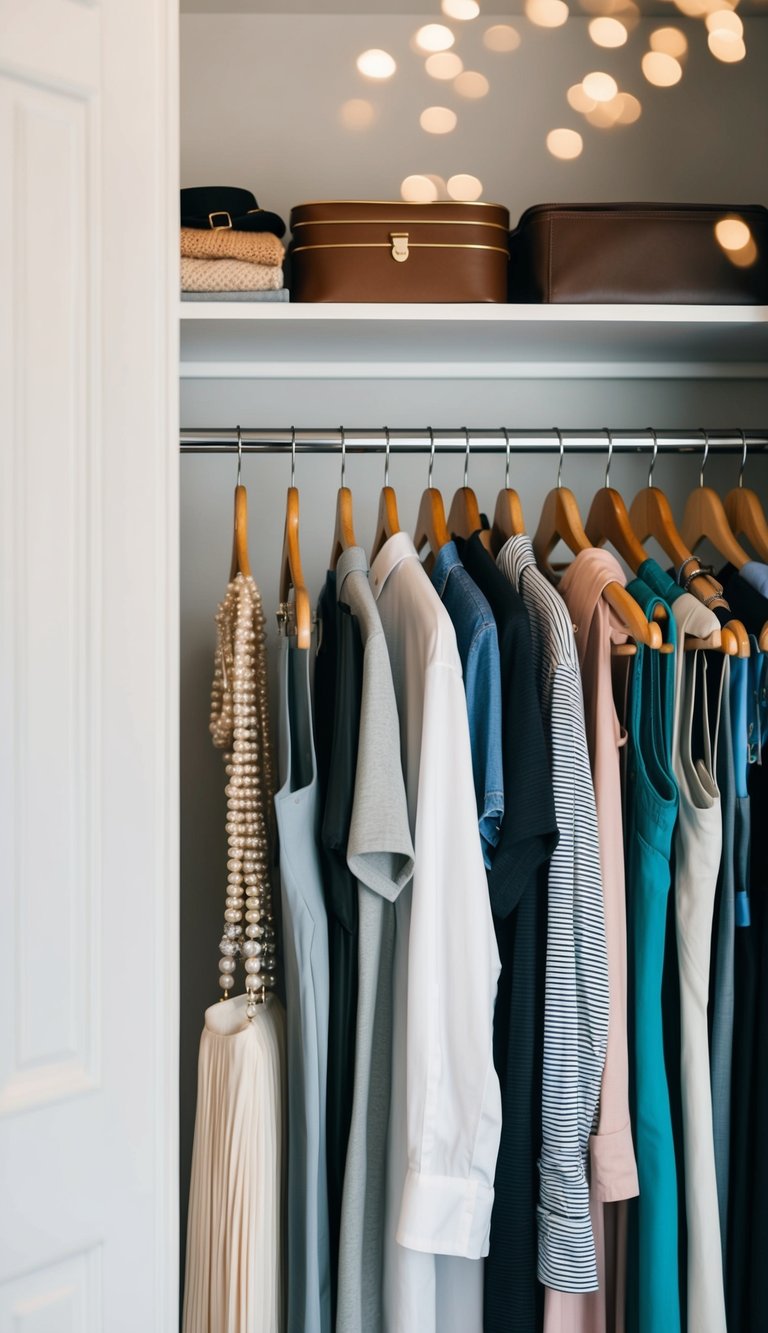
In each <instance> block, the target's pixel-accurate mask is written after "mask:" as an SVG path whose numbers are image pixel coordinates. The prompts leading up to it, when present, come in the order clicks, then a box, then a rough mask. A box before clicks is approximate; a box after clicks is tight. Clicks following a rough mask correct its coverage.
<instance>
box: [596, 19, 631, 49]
mask: <svg viewBox="0 0 768 1333" xmlns="http://www.w3.org/2000/svg"><path fill="white" fill-rule="evenodd" d="M589 35H590V37H591V38H592V41H593V42H594V43H595V46H606V47H616V46H624V44H625V42H626V40H627V38H628V36H629V33H628V32H627V29H626V28H625V26H624V24H623V23H622V22H621V20H620V19H612V18H607V17H605V16H603V17H602V18H596V19H591V20H590V23H589Z"/></svg>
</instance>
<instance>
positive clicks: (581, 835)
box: [497, 534, 609, 1291]
mask: <svg viewBox="0 0 768 1333" xmlns="http://www.w3.org/2000/svg"><path fill="white" fill-rule="evenodd" d="M497 564H498V567H499V569H500V570H501V571H502V572H503V573H504V574H505V575H506V577H507V578H508V579H509V580H510V582H511V583H512V584H513V586H514V587H516V588H517V589H518V591H519V592H520V594H521V596H522V598H523V602H524V603H525V606H526V609H527V611H528V616H529V621H530V628H531V648H532V662H533V667H534V673H535V677H536V683H537V686H538V691H539V701H540V705H541V710H542V715H543V719H544V724H545V732H546V733H547V735H548V739H549V760H550V765H551V771H552V786H553V792H554V803H555V819H556V822H557V828H558V830H559V834H560V837H559V841H558V844H557V847H556V848H555V849H554V851H553V852H552V857H551V860H550V863H549V873H548V886H547V942H546V978H545V999H544V1031H543V1073H542V1146H541V1156H540V1159H539V1177H540V1181H539V1206H538V1276H539V1280H540V1282H542V1283H543V1284H544V1285H546V1286H549V1287H555V1288H558V1289H559V1290H562V1291H594V1290H596V1289H597V1265H596V1259H595V1245H594V1238H593V1235H592V1220H591V1216H590V1211H589V1181H588V1162H587V1158H588V1151H589V1136H590V1134H592V1133H593V1132H594V1130H595V1127H596V1123H597V1108H598V1102H599V1096H600V1082H601V1079H602V1074H603V1065H604V1063H605V1050H606V1045H607V1040H608V1003H609V1001H608V965H607V956H606V942H605V921H604V915H603V887H602V880H601V876H600V850H599V843H598V835H597V813H596V810H595V797H594V789H593V786H592V773H591V771H590V766H589V751H588V749H587V740H586V734H585V729H584V704H583V698H582V689H581V672H580V670H579V660H578V656H577V652H576V643H575V640H574V635H573V626H572V624H571V619H570V616H569V614H568V608H567V607H566V605H565V602H564V601H563V599H562V597H561V596H560V594H559V593H558V592H557V591H556V589H555V588H553V587H552V584H551V583H550V582H549V581H548V579H546V578H545V576H544V575H543V574H542V573H541V572H540V570H539V569H538V568H537V566H536V560H535V557H534V553H533V545H532V543H531V540H530V538H529V537H527V536H525V535H523V534H521V535H519V536H514V537H511V538H510V539H509V541H507V542H506V544H505V545H504V546H503V547H502V548H501V550H500V551H499V554H498V557H497Z"/></svg>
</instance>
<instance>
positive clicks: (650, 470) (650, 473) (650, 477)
mask: <svg viewBox="0 0 768 1333" xmlns="http://www.w3.org/2000/svg"><path fill="white" fill-rule="evenodd" d="M646 430H647V431H648V433H649V434H650V435H652V436H653V453H652V455H651V461H650V464H649V466H648V489H649V490H650V489H651V487H652V486H653V469H654V468H655V466H656V459H657V457H658V453H659V437H658V435H657V434H656V431H655V430H654V429H653V426H647V427H646Z"/></svg>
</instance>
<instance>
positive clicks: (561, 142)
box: [547, 129, 584, 162]
mask: <svg viewBox="0 0 768 1333" xmlns="http://www.w3.org/2000/svg"><path fill="white" fill-rule="evenodd" d="M583 149H584V140H583V139H582V137H581V135H580V134H579V133H578V131H577V130H567V129H558V130H550V131H549V134H548V135H547V150H548V152H550V153H551V154H552V156H553V157H558V158H560V159H561V161H563V162H570V161H572V160H573V159H574V158H575V157H580V156H581V153H582V151H583Z"/></svg>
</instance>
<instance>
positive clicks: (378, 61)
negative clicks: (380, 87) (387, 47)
mask: <svg viewBox="0 0 768 1333" xmlns="http://www.w3.org/2000/svg"><path fill="white" fill-rule="evenodd" d="M357 68H358V69H359V71H360V73H361V74H364V75H365V77H366V79H391V78H392V75H393V74H394V72H395V70H396V69H397V65H396V63H395V61H394V60H393V58H392V56H391V55H390V54H389V52H388V51H380V50H378V49H377V48H373V49H372V50H370V51H363V53H362V55H359V56H358V57H357Z"/></svg>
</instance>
